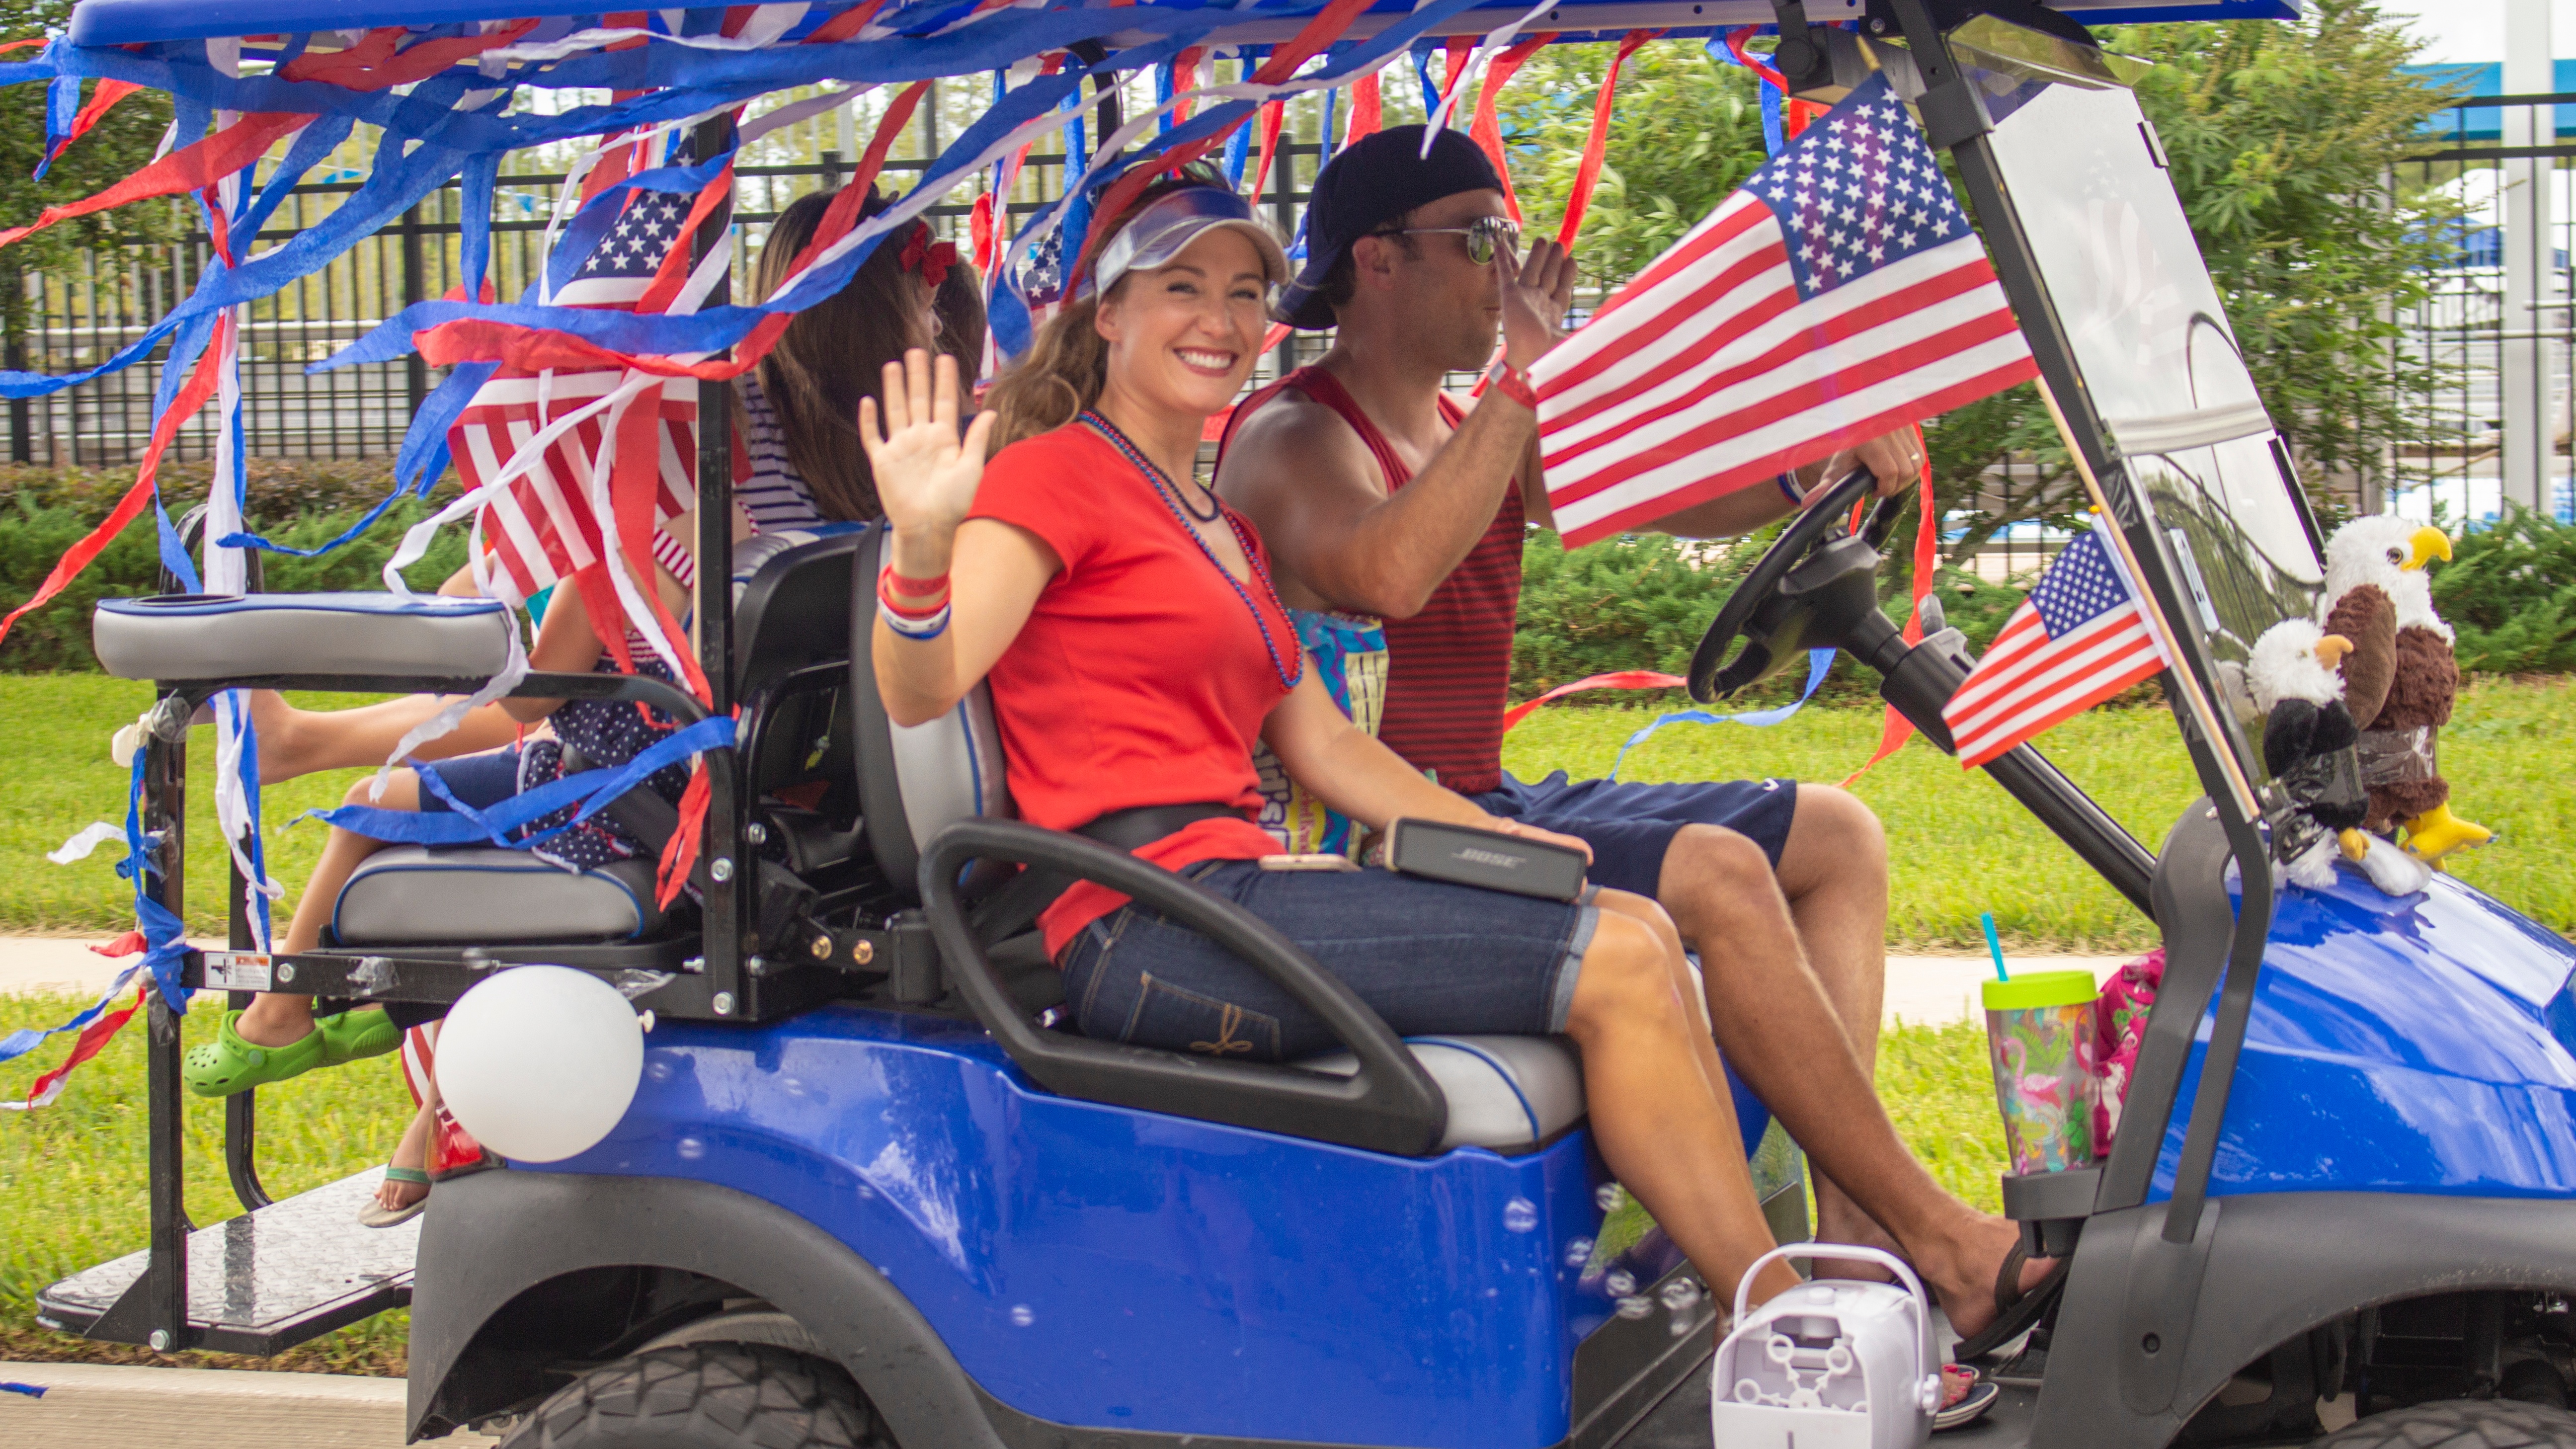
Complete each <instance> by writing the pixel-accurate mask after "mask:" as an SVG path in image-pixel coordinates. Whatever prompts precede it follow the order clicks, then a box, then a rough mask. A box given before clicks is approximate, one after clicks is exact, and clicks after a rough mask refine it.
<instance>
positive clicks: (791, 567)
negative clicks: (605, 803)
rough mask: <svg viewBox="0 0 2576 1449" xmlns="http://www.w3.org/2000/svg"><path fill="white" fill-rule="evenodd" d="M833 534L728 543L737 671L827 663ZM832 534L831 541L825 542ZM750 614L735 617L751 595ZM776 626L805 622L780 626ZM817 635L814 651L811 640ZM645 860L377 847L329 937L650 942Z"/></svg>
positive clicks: (840, 583) (838, 583)
mask: <svg viewBox="0 0 2576 1449" xmlns="http://www.w3.org/2000/svg"><path fill="white" fill-rule="evenodd" d="M848 532H850V531H849V530H845V529H826V530H817V531H783V532H773V533H764V534H759V535H756V536H754V537H752V538H748V539H745V540H743V541H742V542H741V543H740V544H738V545H737V546H736V547H735V550H734V559H733V599H734V603H735V605H736V606H737V614H736V620H737V624H738V626H741V632H740V634H739V635H738V638H739V639H740V640H741V641H742V644H743V648H742V651H741V652H742V654H743V656H744V658H743V660H742V664H743V668H742V669H740V670H738V671H737V673H738V674H739V675H742V676H746V677H753V676H755V671H760V674H759V676H757V677H765V676H766V674H768V673H777V672H785V671H786V670H789V669H792V668H794V667H796V666H798V665H800V664H804V663H810V662H813V657H814V656H816V655H818V654H819V655H820V656H822V657H828V658H837V657H838V654H839V640H838V639H837V638H835V637H834V636H836V635H837V634H839V633H840V632H841V631H842V630H843V629H844V628H845V627H846V625H845V624H844V623H843V622H842V619H843V618H846V615H842V616H841V617H840V618H835V617H831V615H832V611H833V610H834V609H835V608H836V607H837V608H839V609H843V610H845V609H846V608H847V599H848V591H849V585H848V579H849V567H850V566H849V561H848V559H849V553H850V551H851V548H852V541H851V540H850V539H848V538H845V537H843V535H844V534H846V533H848ZM836 539H837V540H839V542H837V543H835V542H833V540H836ZM755 596H756V603H755V613H756V616H755V617H751V618H748V619H746V618H745V617H744V615H743V614H742V613H741V612H740V609H741V606H742V605H743V604H744V601H745V600H746V599H754V598H755ZM782 621H794V622H796V623H799V624H805V625H814V626H817V627H803V628H792V627H780V625H781V623H782ZM817 639H819V640H821V641H823V642H822V644H821V647H820V648H819V649H817V648H816V647H815V641H816V640H817ZM657 869H658V863H657V862H656V861H654V860H652V859H649V858H645V857H637V858H633V859H629V860H621V861H616V862H613V863H611V864H609V865H607V866H605V867H602V868H600V869H597V870H579V871H576V870H570V869H567V868H565V867H563V866H560V865H556V864H553V863H551V862H549V861H546V860H542V859H539V858H537V857H535V856H534V855H532V854H531V853H529V852H527V851H524V850H504V849H501V848H499V847H497V846H441V847H437V848H427V847H422V846H400V847H396V848H394V849H389V850H384V851H380V852H378V853H377V854H375V855H374V856H371V857H369V858H368V860H367V861H366V863H365V864H363V865H361V866H359V867H358V869H357V871H356V872H355V873H353V874H352V875H351V876H350V878H349V883H348V884H347V885H346V886H344V887H342V888H341V891H340V899H339V902H338V904H337V905H336V906H335V907H334V909H333V911H332V921H331V934H332V936H333V937H334V938H335V939H337V940H338V941H339V942H340V944H342V945H344V946H470V945H491V944H509V945H554V944H559V943H572V942H617V941H643V940H650V939H652V938H654V937H655V936H657V935H659V934H661V933H662V931H663V928H664V926H665V925H666V924H667V923H668V918H667V914H666V913H665V912H664V910H663V909H662V907H660V906H659V905H657V904H655V902H654V893H655V892H654V886H655V874H656V871H657Z"/></svg>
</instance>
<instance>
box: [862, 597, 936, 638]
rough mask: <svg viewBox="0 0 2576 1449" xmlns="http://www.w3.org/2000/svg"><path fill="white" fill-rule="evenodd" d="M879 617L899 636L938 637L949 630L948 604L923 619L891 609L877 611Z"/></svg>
mask: <svg viewBox="0 0 2576 1449" xmlns="http://www.w3.org/2000/svg"><path fill="white" fill-rule="evenodd" d="M877 617H878V618H880V619H883V620H885V626H886V627H887V628H888V629H891V630H893V631H894V633H895V634H896V635H897V636H898V637H901V638H905V639H936V638H938V637H939V636H940V635H942V634H944V633H946V632H948V606H947V605H946V604H942V605H940V606H939V608H938V609H937V611H935V612H933V613H932V614H931V615H930V616H929V617H927V618H922V619H907V618H904V617H903V616H902V615H900V614H896V613H894V612H892V611H891V610H883V609H881V610H879V611H878V612H877Z"/></svg>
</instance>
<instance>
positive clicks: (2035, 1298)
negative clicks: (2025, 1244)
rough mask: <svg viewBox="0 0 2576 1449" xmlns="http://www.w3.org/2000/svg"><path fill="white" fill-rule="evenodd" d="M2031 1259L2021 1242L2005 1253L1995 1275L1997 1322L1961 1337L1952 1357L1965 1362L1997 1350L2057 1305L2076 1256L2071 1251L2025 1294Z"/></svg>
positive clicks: (1951, 1352)
mask: <svg viewBox="0 0 2576 1449" xmlns="http://www.w3.org/2000/svg"><path fill="white" fill-rule="evenodd" d="M2029 1262H2030V1255H2029V1254H2027V1253H2025V1252H2024V1251H2022V1245H2021V1244H2019V1243H2015V1244H2013V1245H2012V1251H2011V1252H2009V1253H2006V1254H2004V1265H2003V1268H2002V1269H2001V1270H2000V1271H1998V1272H1997V1273H1996V1274H1995V1321H1994V1322H1992V1323H1989V1324H1987V1325H1986V1326H1985V1328H1984V1329H1983V1330H1981V1331H1980V1332H1978V1334H1977V1335H1976V1336H1975V1337H1973V1338H1965V1339H1961V1340H1960V1341H1959V1346H1958V1347H1956V1348H1954V1349H1952V1350H1951V1351H1950V1356H1951V1357H1952V1358H1953V1359H1956V1360H1958V1361H1959V1362H1961V1363H1965V1362H1967V1361H1968V1360H1969V1359H1972V1358H1982V1357H1984V1356H1985V1355H1987V1354H1990V1353H1992V1352H1994V1351H1995V1350H1996V1349H1998V1348H2001V1347H2003V1346H2004V1345H2005V1344H2007V1343H2010V1342H2011V1341H2012V1340H2014V1339H2016V1338H2018V1337H2020V1336H2021V1335H2022V1334H2023V1333H2025V1332H2027V1331H2029V1329H2030V1327H2031V1325H2032V1324H2035V1323H2037V1322H2039V1320H2040V1318H2041V1316H2042V1315H2044V1314H2046V1313H2047V1312H2048V1310H2049V1309H2050V1308H2052V1307H2054V1306H2055V1305H2056V1303H2057V1295H2058V1294H2059V1293H2061V1292H2063V1291H2064V1290H2065V1288H2066V1270H2067V1269H2068V1268H2069V1267H2072V1266H2073V1265H2074V1262H2075V1258H2074V1255H2073V1254H2071V1253H2070V1254H2068V1255H2067V1256H2065V1257H2063V1258H2060V1259H2058V1260H2057V1266H2056V1267H2054V1268H2051V1269H2049V1270H2048V1276H2047V1277H2045V1278H2042V1279H2040V1280H2039V1283H2038V1286H2036V1287H2034V1288H2032V1289H2031V1290H2030V1291H2029V1292H2027V1293H2025V1292H2023V1291H2022V1288H2021V1270H2022V1269H2023V1268H2024V1267H2025V1266H2027V1265H2028V1264H2029Z"/></svg>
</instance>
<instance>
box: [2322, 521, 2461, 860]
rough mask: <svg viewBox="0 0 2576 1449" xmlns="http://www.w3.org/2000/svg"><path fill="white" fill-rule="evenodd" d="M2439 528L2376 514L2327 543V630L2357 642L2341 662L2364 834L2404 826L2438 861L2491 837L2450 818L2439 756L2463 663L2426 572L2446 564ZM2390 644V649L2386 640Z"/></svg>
mask: <svg viewBox="0 0 2576 1449" xmlns="http://www.w3.org/2000/svg"><path fill="white" fill-rule="evenodd" d="M2450 557H2451V540H2450V538H2449V536H2448V535H2446V534H2444V533H2443V532H2442V530H2440V529H2438V528H2431V527H2427V526H2425V525H2422V524H2417V523H2413V522H2410V521H2409V520H2406V519H2403V518H2397V517H2393V516H2390V515H2387V514H2376V515H2372V516H2370V517H2365V518H2356V519H2354V520H2353V521H2352V522H2350V523H2347V524H2345V525H2344V526H2343V527H2341V528H2338V529H2336V530H2335V534H2334V537H2333V538H2331V539H2328V540H2327V541H2326V594H2325V600H2324V602H2323V604H2322V606H2321V610H2322V618H2323V622H2324V627H2325V631H2326V632H2327V633H2328V634H2336V635H2341V636H2342V637H2344V638H2346V639H2350V640H2351V641H2352V642H2353V646H2354V647H2353V650H2352V652H2351V653H2350V654H2349V655H2347V656H2345V658H2344V660H2343V664H2342V675H2343V683H2344V705H2345V708H2347V709H2349V710H2350V711H2351V712H2352V719H2353V723H2354V724H2356V725H2358V726H2360V728H2361V744H2360V757H2361V777H2362V781H2363V783H2364V784H2365V785H2367V786H2368V787H2369V790H2370V817H2369V819H2368V820H2367V821H2366V822H2364V828H2365V829H2369V830H2374V831H2379V832H2382V833H2385V832H2387V831H2388V830H2390V829H2392V828H2393V827H2395V826H2398V825H2403V826H2405V827H2406V848H2407V850H2408V851H2410V852H2412V853H2413V854H2415V855H2416V856H2418V857H2420V858H2422V859H2424V860H2427V861H2438V860H2440V859H2441V858H2442V857H2443V856H2445V855H2448V854H2450V853H2451V852H2452V851H2455V850H2459V849H2462V848H2463V847H2466V846H2472V845H2484V844H2485V843H2486V842H2487V841H2488V840H2489V839H2490V838H2491V833H2490V832H2489V831H2488V830H2487V829H2486V828H2485V827H2483V826H2480V825H2473V824H2471V823H2470V822H2468V821H2466V820H2462V819H2459V818H2458V817H2456V816H2454V815H2453V814H2452V813H2451V804H2450V801H2451V783H2450V781H2448V780H2445V779H2443V778H2442V773H2441V768H2440V765H2439V762H2438V759H2437V756H2436V753H2435V750H2436V745H2437V742H2438V739H2439V734H2440V731H2441V728H2442V726H2443V725H2445V724H2448V723H2450V719H2451V702H2452V700H2453V698H2454V697H2455V696H2457V694H2458V693H2459V688H2460V671H2459V666H2458V665H2457V664H2456V663H2455V662H2453V660H2452V658H2451V626H2450V625H2448V624H2445V623H2443V622H2442V619H2441V616H2440V615H2438V614H2436V613H2434V612H2433V584H2432V580H2431V579H2429V578H2428V577H2426V575H2425V573H2424V566H2425V565H2426V564H2427V563H2430V562H2431V561H2432V560H2434V559H2437V558H2438V559H2442V560H2445V561H2448V560H2449V558H2450ZM2383 639H2384V640H2386V641H2387V642H2386V644H2385V645H2384V646H2383V645H2382V644H2381V643H2380V642H2379V641H2381V640H2383Z"/></svg>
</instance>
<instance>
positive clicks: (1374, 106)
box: [1342, 74, 1386, 146]
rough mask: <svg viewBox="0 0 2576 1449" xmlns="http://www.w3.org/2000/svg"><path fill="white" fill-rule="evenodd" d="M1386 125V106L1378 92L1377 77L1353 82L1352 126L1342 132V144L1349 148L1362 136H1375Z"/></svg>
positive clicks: (1366, 76)
mask: <svg viewBox="0 0 2576 1449" xmlns="http://www.w3.org/2000/svg"><path fill="white" fill-rule="evenodd" d="M1385 124H1386V106H1385V102H1384V100H1383V98H1382V97H1381V96H1380V94H1379V91H1378V82H1377V76H1376V75H1374V74H1370V75H1364V76H1361V77H1360V78H1359V79H1358V80H1355V81H1353V82H1351V124H1350V126H1349V128H1348V129H1347V130H1345V131H1343V132H1342V144H1343V145H1345V146H1348V145H1349V144H1351V143H1352V142H1353V141H1356V140H1358V139H1359V138H1361V137H1362V136H1374V135H1376V134H1377V133H1378V128H1380V127H1381V126H1384V125H1385Z"/></svg>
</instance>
